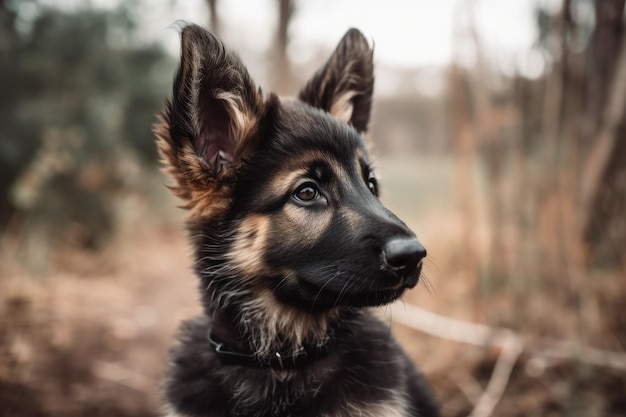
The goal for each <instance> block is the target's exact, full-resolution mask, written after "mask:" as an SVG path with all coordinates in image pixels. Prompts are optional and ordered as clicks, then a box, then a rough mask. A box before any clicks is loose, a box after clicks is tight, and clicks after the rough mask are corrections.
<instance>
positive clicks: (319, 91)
mask: <svg viewBox="0 0 626 417" xmlns="http://www.w3.org/2000/svg"><path fill="white" fill-rule="evenodd" d="M372 71H373V64H372V51H371V49H370V48H369V45H368V43H367V41H366V40H365V39H364V37H363V35H361V33H360V32H358V31H356V30H351V31H349V32H348V33H347V34H346V35H345V36H344V38H343V39H342V40H341V41H340V43H339V45H338V47H337V49H336V50H335V52H334V53H333V55H332V56H331V58H330V59H329V61H328V62H327V63H326V65H325V66H324V67H323V68H322V69H321V70H320V71H319V72H318V73H317V74H315V76H314V77H313V78H312V79H311V81H309V83H308V84H307V85H306V86H305V87H304V88H303V90H302V91H301V92H300V94H299V96H298V98H297V99H279V98H278V97H276V96H274V95H269V96H267V97H264V96H263V95H262V94H261V91H260V90H259V89H257V87H256V86H255V85H254V83H253V81H252V80H251V79H250V77H249V75H248V73H247V71H246V69H245V67H244V66H243V64H242V63H241V61H240V60H239V59H238V57H236V56H235V55H233V54H232V53H231V52H229V51H228V50H227V49H226V48H225V47H224V46H223V45H222V43H221V42H220V41H219V40H217V39H216V38H215V37H214V36H213V35H211V34H210V33H208V32H207V31H205V30H204V29H201V28H199V27H196V26H187V27H185V28H184V29H183V33H182V54H181V65H180V68H179V72H178V75H177V77H176V80H175V84H174V94H173V100H172V102H171V103H170V104H169V105H168V107H167V109H166V111H165V113H164V114H163V116H162V120H161V123H160V125H159V126H157V129H156V132H157V136H158V137H159V149H160V152H161V155H162V156H163V159H164V161H165V163H166V165H167V167H168V171H169V172H170V174H171V175H172V176H173V177H174V179H175V180H176V184H175V186H174V187H172V188H173V189H174V191H175V192H176V193H177V195H178V196H179V197H181V198H182V199H184V200H185V202H186V207H187V208H188V209H189V210H190V216H189V225H190V229H191V231H192V234H193V235H194V236H196V239H195V243H196V246H197V257H198V262H199V267H198V269H199V271H200V273H201V276H202V278H203V280H204V284H205V286H206V288H207V289H208V291H209V292H210V293H211V294H210V297H209V298H210V302H213V303H219V302H220V301H222V302H223V303H224V304H227V303H228V301H232V300H233V299H236V298H237V297H238V296H242V295H244V294H245V295H246V296H249V295H250V294H256V298H259V297H261V296H262V297H266V302H269V303H280V304H283V305H289V306H292V307H295V308H302V309H306V310H307V311H323V310H328V309H330V308H332V307H334V306H338V305H348V306H370V305H380V304H384V303H387V302H390V301H392V300H394V299H396V298H398V297H399V296H400V295H401V294H402V293H403V292H404V290H405V289H407V288H411V287H413V286H415V285H416V283H417V281H418V278H419V275H420V271H421V261H422V258H423V257H424V256H425V255H426V251H425V250H424V248H423V247H422V246H421V245H420V243H419V242H418V241H417V239H416V238H415V235H414V234H413V233H412V232H411V231H410V230H409V229H408V228H407V226H406V225H405V224H404V223H403V222H402V221H400V220H399V219H398V218H397V217H396V216H394V215H393V214H392V213H391V212H390V211H389V210H387V209H386V208H385V207H384V206H383V205H382V204H381V202H380V201H379V199H378V186H377V182H376V177H375V175H374V172H373V170H372V166H371V161H370V160H369V156H368V153H367V149H366V146H365V141H364V134H365V133H366V131H367V125H368V122H369V115H370V108H371V96H372V90H373V75H372Z"/></svg>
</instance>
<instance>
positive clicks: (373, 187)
mask: <svg viewBox="0 0 626 417" xmlns="http://www.w3.org/2000/svg"><path fill="white" fill-rule="evenodd" d="M367 188H369V189H370V191H371V192H372V194H374V195H375V196H377V197H378V181H376V178H375V177H374V176H373V175H370V177H369V178H368V179H367Z"/></svg>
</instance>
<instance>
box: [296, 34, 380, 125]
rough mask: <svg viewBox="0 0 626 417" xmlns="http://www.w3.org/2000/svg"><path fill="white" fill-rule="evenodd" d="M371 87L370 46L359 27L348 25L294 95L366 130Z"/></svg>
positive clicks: (370, 104)
mask: <svg viewBox="0 0 626 417" xmlns="http://www.w3.org/2000/svg"><path fill="white" fill-rule="evenodd" d="M373 91H374V62H373V50H372V49H371V48H370V46H369V44H368V42H367V39H365V37H364V36H363V34H362V33H361V32H360V31H358V30H357V29H350V30H349V31H348V32H347V33H346V34H345V35H344V37H343V38H342V39H341V41H339V44H338V45H337V48H336V49H335V51H334V52H333V54H332V55H331V57H330V59H329V60H328V61H327V62H326V64H325V65H324V66H323V67H322V68H321V69H320V70H319V71H318V72H317V73H316V74H315V75H314V76H313V78H312V79H311V80H310V81H309V82H308V83H307V84H306V85H305V86H304V88H303V89H302V90H301V91H300V94H299V95H298V98H299V99H300V100H302V101H304V102H305V103H308V104H310V105H311V106H313V107H317V108H320V109H322V110H325V111H327V112H329V113H330V114H332V115H333V116H335V117H336V118H337V119H339V120H341V121H344V122H346V123H349V124H351V125H352V126H354V128H355V129H356V130H357V131H359V132H366V131H367V125H368V123H369V119H370V111H371V108H372V93H373Z"/></svg>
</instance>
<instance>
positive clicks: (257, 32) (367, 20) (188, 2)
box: [44, 0, 561, 75]
mask: <svg viewBox="0 0 626 417" xmlns="http://www.w3.org/2000/svg"><path fill="white" fill-rule="evenodd" d="M44 1H48V2H49V3H51V4H55V5H59V4H64V5H66V7H75V6H76V5H82V6H84V5H85V0H62V1H59V0H44ZM89 1H90V3H89V4H92V5H93V6H95V7H114V6H115V5H116V4H118V3H120V1H122V0H89ZM294 1H295V4H296V11H295V14H294V16H293V19H292V22H291V25H290V27H289V34H290V39H291V41H290V45H289V55H290V57H291V59H292V60H294V61H295V62H296V63H298V62H305V61H307V60H308V59H309V58H310V57H311V55H312V54H314V53H316V51H317V50H319V48H324V49H331V48H333V47H334V45H335V44H336V43H337V41H338V40H339V39H340V38H341V36H342V35H343V34H344V33H345V32H346V30H347V29H349V28H350V27H356V28H359V29H361V31H363V32H364V33H365V35H366V36H367V37H368V38H369V39H371V40H372V41H373V42H374V43H375V46H376V61H377V63H382V64H384V65H386V66H390V67H394V66H395V67H400V68H420V67H428V66H444V65H446V64H447V63H449V62H450V61H451V60H453V59H457V60H460V61H461V62H463V63H465V64H469V65H471V63H472V58H473V54H472V48H471V47H468V44H467V42H465V44H464V38H467V31H465V32H464V31H463V30H459V28H462V27H463V22H467V20H468V16H470V14H469V10H471V9H470V6H471V5H474V6H473V7H474V11H475V12H474V16H475V22H476V28H477V32H478V33H479V35H480V37H481V40H482V44H483V47H484V50H485V52H486V54H487V55H488V57H489V58H490V59H492V60H494V61H496V62H497V63H498V65H500V68H501V69H503V70H504V71H513V70H518V71H519V70H521V71H522V73H525V74H526V75H532V73H533V72H535V73H537V72H540V71H541V69H542V68H543V67H542V65H543V63H542V61H541V59H542V58H541V57H540V56H537V53H536V52H535V53H533V52H531V46H532V44H533V42H534V40H535V39H536V37H537V28H536V23H535V18H534V10H535V8H536V6H537V5H538V4H542V5H543V6H544V7H548V8H552V9H553V10H557V9H558V8H559V7H560V4H561V0H294ZM139 3H140V4H141V5H142V6H141V13H140V14H139V19H140V26H141V28H142V29H141V32H142V33H144V34H145V36H146V38H147V39H150V40H155V41H157V42H159V43H161V44H163V45H166V47H167V48H168V50H170V51H171V52H172V53H173V54H178V48H179V38H178V35H177V33H176V31H175V30H172V29H171V28H170V26H171V24H172V23H173V22H175V21H176V20H180V19H182V20H186V21H190V22H194V23H199V24H203V25H206V24H207V23H208V21H209V13H208V10H207V6H206V0H139ZM218 4H219V12H220V15H221V18H222V23H223V36H224V38H225V41H226V42H227V44H229V45H230V46H232V47H233V48H234V49H235V50H237V51H239V52H240V53H241V54H242V55H243V56H244V57H245V55H246V54H247V53H248V54H250V51H254V52H255V53H257V54H259V53H261V54H262V53H265V51H267V50H268V49H269V46H270V45H271V42H272V40H273V36H274V34H275V27H276V20H277V0H219V2H218ZM246 51H248V52H246Z"/></svg>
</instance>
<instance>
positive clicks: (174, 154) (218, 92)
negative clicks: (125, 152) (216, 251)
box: [156, 25, 263, 189]
mask: <svg viewBox="0 0 626 417" xmlns="http://www.w3.org/2000/svg"><path fill="white" fill-rule="evenodd" d="M262 109H263V98H262V95H261V92H260V90H259V89H257V87H256V86H255V85H254V82H253V81H252V79H251V78H250V75H249V74H248V71H247V70H246V68H245V66H244V65H243V63H242V62H241V60H240V59H239V58H238V57H237V56H236V55H235V54H233V53H232V52H230V51H229V50H228V49H226V47H225V46H224V44H222V42H220V41H219V40H218V39H217V38H216V37H215V36H214V35H212V34H211V33H210V32H208V31H207V30H205V29H203V28H201V27H199V26H196V25H188V26H185V27H184V28H183V29H182V34H181V58H180V66H179V68H178V73H177V75H176V78H175V80H174V88H173V97H172V101H171V102H169V103H168V105H167V107H166V109H165V112H164V113H163V114H162V115H161V121H160V124H159V126H157V128H156V130H157V136H158V146H159V150H160V152H161V155H162V157H163V159H164V160H165V163H166V164H167V165H168V168H169V171H170V172H171V173H172V174H173V175H174V177H175V179H176V180H177V182H178V187H179V188H187V189H189V188H193V187H196V188H197V186H198V185H199V184H200V185H201V184H207V183H210V182H211V181H212V180H215V179H217V178H218V177H220V176H221V175H222V174H224V173H225V172H227V171H229V170H230V168H231V167H234V166H237V165H238V164H239V163H240V161H241V159H242V158H243V157H244V156H245V153H246V149H247V147H248V145H249V142H250V140H251V138H252V137H253V136H254V135H255V133H256V130H257V128H258V124H259V119H260V116H261V112H262Z"/></svg>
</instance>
